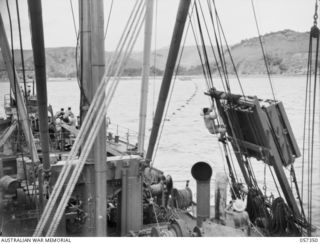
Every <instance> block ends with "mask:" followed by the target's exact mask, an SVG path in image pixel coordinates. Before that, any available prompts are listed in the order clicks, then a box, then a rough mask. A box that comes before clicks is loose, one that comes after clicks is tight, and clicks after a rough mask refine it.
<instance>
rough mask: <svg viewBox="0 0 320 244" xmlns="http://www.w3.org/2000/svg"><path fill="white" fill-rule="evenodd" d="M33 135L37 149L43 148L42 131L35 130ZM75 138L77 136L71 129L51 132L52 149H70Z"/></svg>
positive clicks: (50, 143)
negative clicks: (41, 142) (41, 143)
mask: <svg viewBox="0 0 320 244" xmlns="http://www.w3.org/2000/svg"><path fill="white" fill-rule="evenodd" d="M33 135H34V141H35V145H36V148H37V150H41V145H40V133H39V132H34V133H33ZM75 138H76V136H75V135H73V134H72V133H71V132H69V131H64V130H61V131H57V132H49V146H50V151H69V150H70V149H71V146H72V145H73V143H74V142H75Z"/></svg>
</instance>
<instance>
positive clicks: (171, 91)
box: [150, 7, 193, 169]
mask: <svg viewBox="0 0 320 244" xmlns="http://www.w3.org/2000/svg"><path fill="white" fill-rule="evenodd" d="M192 12H193V7H192V9H191V13H192ZM189 26H190V22H189V23H188V25H187V28H186V29H185V30H184V38H183V44H182V48H181V50H180V54H179V55H178V56H179V57H178V62H177V64H176V70H175V76H174V79H173V83H172V86H171V89H170V93H169V98H168V102H167V104H166V108H165V113H164V116H163V120H162V123H161V127H160V131H159V136H158V140H157V142H156V146H155V150H154V153H153V157H152V159H151V164H150V169H151V168H153V165H154V160H155V158H156V155H157V152H158V149H159V145H160V140H161V136H162V132H163V128H164V124H165V121H166V117H167V114H168V109H169V104H170V101H171V98H172V93H173V88H174V85H175V83H176V79H177V74H178V71H179V67H180V62H181V59H182V54H183V50H184V46H185V42H186V39H187V35H188V31H189Z"/></svg>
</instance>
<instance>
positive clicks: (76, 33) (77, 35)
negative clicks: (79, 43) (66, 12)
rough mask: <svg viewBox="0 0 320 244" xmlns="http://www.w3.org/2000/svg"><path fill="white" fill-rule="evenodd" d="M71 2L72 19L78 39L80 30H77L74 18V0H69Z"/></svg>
mask: <svg viewBox="0 0 320 244" xmlns="http://www.w3.org/2000/svg"><path fill="white" fill-rule="evenodd" d="M69 2H70V7H71V13H72V19H73V27H74V32H75V35H76V39H78V30H77V25H76V18H75V16H74V11H73V4H72V0H69Z"/></svg>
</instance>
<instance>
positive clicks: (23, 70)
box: [16, 0, 39, 219]
mask: <svg viewBox="0 0 320 244" xmlns="http://www.w3.org/2000/svg"><path fill="white" fill-rule="evenodd" d="M16 11H17V20H18V32H19V43H20V56H21V65H22V75H23V84H24V97H25V102H26V108H27V118H29V111H28V94H27V86H26V74H25V63H24V55H23V52H24V50H23V45H22V34H21V23H20V11H19V3H18V0H16ZM17 106H18V103H17ZM17 117H18V121H19V113H18V114H17ZM27 123H28V125H29V124H30V121H29V120H28V121H27ZM29 126H30V125H29ZM18 129H20V127H19V125H18ZM18 133H20V132H18ZM20 146H21V148H20V151H21V157H22V163H23V165H24V174H25V178H26V180H28V179H27V172H26V171H27V169H26V166H25V161H24V153H23V148H22V140H21V137H20ZM31 160H32V165H34V161H33V158H32V157H31ZM33 170H34V168H33ZM33 183H34V184H35V182H33ZM26 188H27V193H28V197H29V200H30V201H31V196H30V190H29V186H28V184H26ZM37 217H38V219H39V216H37Z"/></svg>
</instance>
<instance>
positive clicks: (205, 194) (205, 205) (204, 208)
mask: <svg viewBox="0 0 320 244" xmlns="http://www.w3.org/2000/svg"><path fill="white" fill-rule="evenodd" d="M191 174H192V177H193V178H194V179H195V180H196V181H197V226H198V227H201V226H202V222H203V221H205V220H206V219H209V218H210V180H211V176H212V168H211V166H210V165H209V164H208V163H206V162H198V163H195V164H194V165H193V166H192V168H191Z"/></svg>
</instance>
